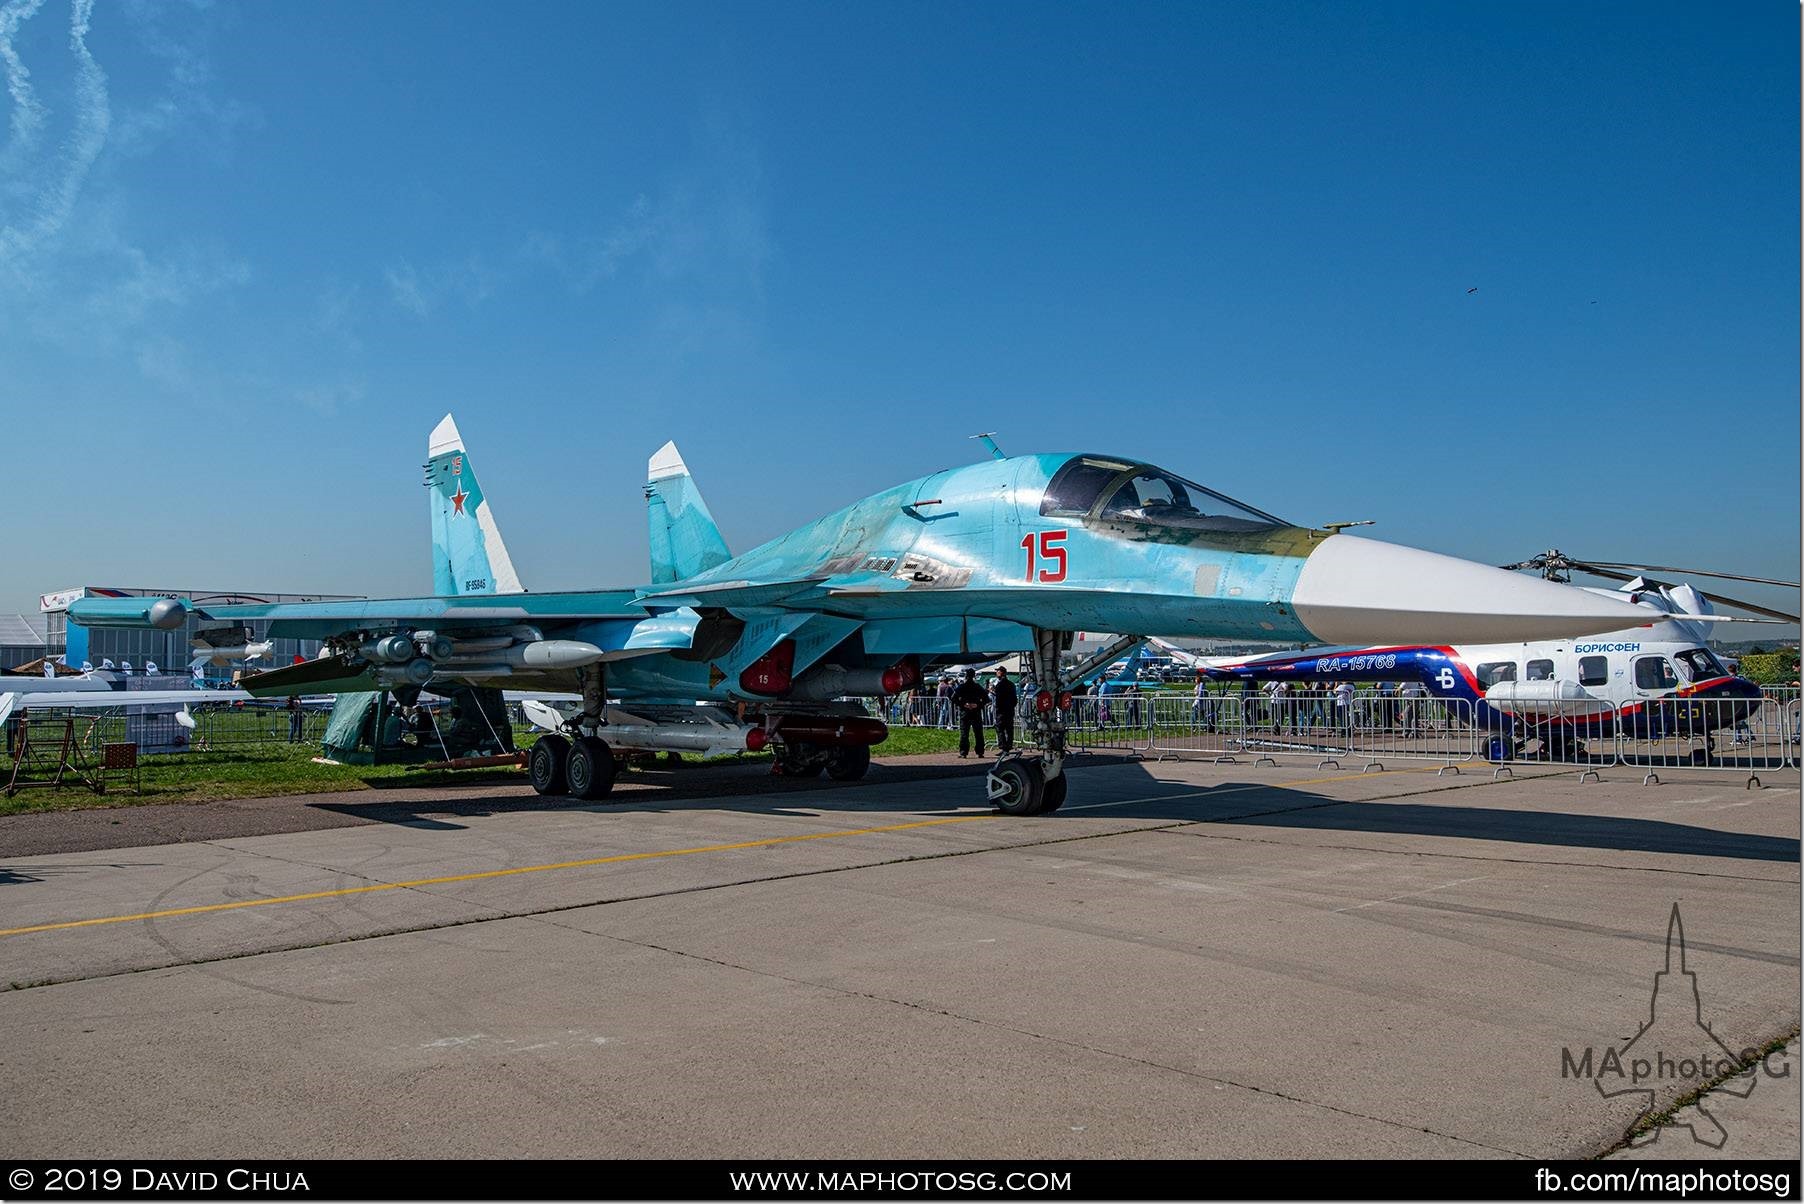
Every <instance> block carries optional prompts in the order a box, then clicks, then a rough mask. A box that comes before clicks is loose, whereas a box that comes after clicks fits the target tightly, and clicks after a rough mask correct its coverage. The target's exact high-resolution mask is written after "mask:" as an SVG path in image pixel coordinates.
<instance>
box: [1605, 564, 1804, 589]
mask: <svg viewBox="0 0 1804 1204" xmlns="http://www.w3.org/2000/svg"><path fill="white" fill-rule="evenodd" d="M1573 563H1574V567H1575V568H1577V567H1582V566H1580V565H1579V564H1578V562H1576V561H1575V562H1573ZM1591 563H1592V564H1595V565H1596V566H1597V567H1598V568H1606V569H1629V570H1631V571H1636V572H1644V573H1676V574H1678V575H1679V576H1681V577H1720V578H1722V579H1723V580H1726V581H1748V582H1752V583H1753V584H1755V585H1780V586H1784V587H1785V588H1786V589H1797V588H1798V583H1797V582H1796V581H1775V580H1774V579H1773V578H1771V577H1749V576H1746V575H1744V574H1742V573H1713V572H1711V571H1710V570H1709V569H1676V568H1671V567H1667V566H1663V565H1658V564H1616V563H1614V562H1612V561H1608V560H1598V561H1592V562H1591Z"/></svg>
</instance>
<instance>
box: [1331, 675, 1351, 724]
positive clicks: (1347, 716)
mask: <svg viewBox="0 0 1804 1204" xmlns="http://www.w3.org/2000/svg"><path fill="white" fill-rule="evenodd" d="M1355 693H1356V691H1355V690H1354V688H1353V683H1352V682H1350V681H1342V682H1341V683H1340V684H1339V685H1337V686H1335V687H1334V712H1335V720H1336V725H1337V726H1338V727H1339V729H1340V730H1341V731H1343V732H1350V731H1352V730H1353V695H1354V694H1355Z"/></svg>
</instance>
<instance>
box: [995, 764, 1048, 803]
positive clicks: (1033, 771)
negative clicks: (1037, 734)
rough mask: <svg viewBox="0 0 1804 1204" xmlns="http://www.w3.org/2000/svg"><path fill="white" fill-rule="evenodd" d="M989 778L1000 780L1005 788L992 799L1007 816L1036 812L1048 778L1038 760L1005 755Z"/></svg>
mask: <svg viewBox="0 0 1804 1204" xmlns="http://www.w3.org/2000/svg"><path fill="white" fill-rule="evenodd" d="M990 777H991V778H993V779H1000V780H1001V781H1002V783H1003V785H1004V786H1005V787H1006V789H1005V790H1004V791H1003V793H1001V794H999V795H997V796H995V797H994V798H992V799H991V800H990V802H991V804H992V805H994V806H995V808H996V809H997V810H998V811H1001V812H1002V813H1003V814H1004V815H1037V814H1039V811H1040V805H1041V801H1042V799H1043V798H1044V796H1045V790H1046V777H1045V774H1044V773H1043V772H1042V771H1041V769H1040V762H1039V761H1038V759H1035V758H1029V757H1004V758H1003V759H1002V760H1000V761H998V762H997V763H996V768H994V769H992V770H990Z"/></svg>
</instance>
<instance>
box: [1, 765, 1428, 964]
mask: <svg viewBox="0 0 1804 1204" xmlns="http://www.w3.org/2000/svg"><path fill="white" fill-rule="evenodd" d="M1433 768H1435V766H1432V765H1428V766H1412V767H1410V768H1408V769H1382V770H1379V771H1378V772H1377V773H1368V774H1338V775H1336V776H1334V777H1326V778H1308V779H1305V780H1303V781H1300V782H1273V783H1270V784H1269V785H1267V784H1258V785H1253V784H1249V785H1245V786H1231V787H1228V788H1227V789H1225V790H1222V789H1214V790H1212V789H1207V788H1205V789H1202V790H1196V791H1184V792H1180V793H1178V794H1162V795H1151V796H1148V797H1146V798H1137V799H1122V800H1120V801H1118V802H1114V803H1093V804H1090V807H1091V808H1098V809H1100V808H1103V807H1120V806H1127V805H1129V804H1132V803H1151V802H1166V801H1174V800H1177V799H1187V798H1201V797H1203V796H1205V795H1217V794H1240V793H1243V792H1245V791H1252V790H1283V789H1287V788H1290V787H1295V786H1320V785H1323V784H1325V783H1328V782H1352V781H1358V780H1360V779H1361V778H1375V777H1379V776H1381V775H1384V774H1394V773H1423V772H1426V771H1427V770H1429V769H1433ZM1079 809H1089V808H1072V810H1079ZM1003 818H1006V817H1005V816H1003V815H1000V814H998V813H996V812H987V813H985V814H983V815H954V816H949V817H947V818H943V819H919V820H914V821H912V822H910V823H906V824H888V825H886V826H884V827H881V828H849V829H845V830H842V831H837V832H803V833H800V834H797V835H794V836H771V837H766V838H765V839H763V840H744V841H739V842H738V843H735V844H708V845H699V846H697V847H695V848H692V849H658V850H655V851H653V852H649V853H616V854H615V855H613V856H611V857H590V858H587V859H585V860H582V861H554V862H551V863H549V864H546V865H520V866H514V867H513V868H512V869H505V870H481V871H478V872H476V873H470V874H448V875H446V876H444V877H440V878H415V879H413V880H412V881H410V882H375V883H371V884H370V885H368V886H347V887H343V888H341V889H339V890H319V891H312V892H309V893H308V894H304V895H281V896H278V897H276V898H272V899H239V900H237V901H235V902H231V903H206V904H202V905H200V906H197V907H172V908H169V909H167V910H164V911H145V912H139V913H137V914H136V915H128V916H99V917H96V918H94V919H91V920H63V921H60V922H58V923H54V924H32V925H29V926H27V927H24V928H0V937H7V936H25V935H27V934H28V933H33V932H58V931H61V930H63V929H66V928H93V927H96V926H98V925H101V924H129V923H132V922H133V921H135V920H166V919H170V918H172V917H175V916H196V915H206V914H207V913H209V912H216V911H236V910H238V909H239V908H243V907H273V906H275V905H276V904H278V903H306V902H310V901H312V900H314V899H342V898H345V897H347V896H349V895H372V894H376V893H378V892H380V891H389V890H408V889H410V888H413V887H419V886H446V885H449V884H450V883H453V882H479V881H481V880H483V879H485V878H511V877H513V876H514V875H516V874H543V873H546V872H548V871H551V870H579V869H587V868H589V867H591V866H597V865H616V864H619V863H620V862H625V861H650V860H653V859H655V858H659V857H687V856H690V855H691V854H694V853H728V852H732V851H734V850H736V849H761V848H768V847H770V846H771V845H779V844H795V843H798V842H800V841H804V840H836V839H838V838H840V837H844V836H872V835H876V834H878V833H883V832H906V831H908V830H909V829H911V828H936V827H939V826H941V825H944V824H968V823H974V822H976V821H978V820H986V819H1003Z"/></svg>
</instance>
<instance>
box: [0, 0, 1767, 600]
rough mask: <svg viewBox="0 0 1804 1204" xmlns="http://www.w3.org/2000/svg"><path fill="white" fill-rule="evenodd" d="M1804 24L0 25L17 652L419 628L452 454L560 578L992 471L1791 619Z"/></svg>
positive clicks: (1215, 18) (1358, 15)
mask: <svg viewBox="0 0 1804 1204" xmlns="http://www.w3.org/2000/svg"><path fill="white" fill-rule="evenodd" d="M1797 21H1798V16H1797V7H1796V5H1794V4H1779V3H1750V4H1745V5H1739V6H1734V7H1728V8H1724V7H1718V6H1709V5H1702V4H1686V5H1663V4H1647V3H1635V4H1610V3H1591V4H1584V5H1571V4H1555V3H1534V4H1520V3H1519V4H1503V5H1488V6H1479V5H1469V4H1452V3H1434V4H1367V5H1363V6H1354V5H1345V4H1240V5H1235V4H1227V3H1211V4H1202V3H1195V4H1184V5H1176V4H1173V5H1152V4H1138V5H1119V4H1110V5H1097V6H1083V5H1056V4H1043V3H1034V4H1009V3H990V4H981V5H979V4H966V5H946V4H928V3H908V4H897V5H891V6H879V5H876V4H862V5H833V4H811V5H784V4H769V3H760V4H727V5H694V4H691V5H669V4H647V5H628V4H606V5H603V4H571V5H551V4H532V5H527V6H522V7H519V8H510V9H502V8H497V7H495V6H489V5H472V4H449V3H383V4H368V3H358V4H349V3H325V4H274V3H267V2H265V3H247V4H237V5H211V4H205V3H187V2H181V0H173V2H171V3H166V4H148V3H120V2H109V0H97V2H95V3H93V4H92V10H91V12H90V11H89V6H88V0H77V3H75V4H74V5H71V4H70V2H69V0H0V67H3V68H4V70H5V72H6V79H7V84H8V92H7V96H6V97H5V98H0V109H3V111H4V112H5V115H6V122H7V124H6V127H5V131H4V138H5V141H4V142H3V143H0V431H3V432H4V439H3V441H4V445H5V447H6V455H5V460H4V463H5V470H4V478H3V479H4V480H6V482H7V483H8V485H9V487H10V488H9V490H8V492H9V493H10V494H11V496H12V507H13V511H12V515H11V517H10V519H9V521H8V535H7V537H6V551H7V554H6V556H5V558H4V564H5V568H4V570H0V611H11V610H14V609H20V610H30V609H34V608H35V598H36V595H37V594H38V593H39V592H40V591H43V590H48V589H52V588H56V587H62V586H68V585H74V584H103V583H110V584H120V585H170V586H179V587H189V586H203V587H233V588H258V589H271V590H317V591H326V592H344V593H362V594H393V593H411V592H421V591H424V590H426V589H429V588H430V581H431V572H430V564H429V540H428V527H427V515H426V502H425V493H424V491H423V490H422V489H421V488H420V487H419V472H418V465H419V464H420V463H421V462H422V461H423V460H424V458H425V457H424V442H425V438H426V433H427V431H428V430H429V429H430V428H431V427H432V425H433V424H434V423H435V422H436V421H437V419H438V418H439V416H440V415H442V414H443V413H444V412H446V411H447V410H452V411H454V412H455V413H456V415H457V418H458V422H459V424H460V426H461V427H462V429H463V432H464V434H465V436H466V438H468V439H469V440H470V441H471V444H472V446H473V452H474V455H475V457H476V459H477V462H478V463H479V465H480V468H481V472H482V479H483V484H484V487H485V491H486V492H487V494H488V495H489V497H490V498H491V499H492V501H493V505H494V509H495V512H496V514H497V515H498V517H499V519H500V521H501V524H502V527H503V530H504V531H505V532H506V533H507V536H508V542H509V546H510V548H511V550H512V552H513V555H514V560H515V563H516V565H517V566H518V568H519V570H520V573H521V576H522V578H523V579H524V580H525V581H526V583H527V584H528V585H529V586H530V587H532V588H535V589H551V588H559V587H581V586H598V585H622V584H632V583H636V582H638V581H640V580H642V579H643V576H644V564H645V554H646V553H645V535H644V527H643V514H642V506H643V501H642V498H641V495H640V491H639V488H638V486H639V484H640V482H641V481H642V480H643V472H644V464H645V458H646V457H647V456H648V455H649V454H650V453H651V451H652V450H653V449H655V448H656V447H657V446H658V445H659V444H660V443H662V442H663V441H664V440H665V439H667V438H673V437H674V438H675V439H677V440H678V442H679V444H680V445H681V447H682V449H683V452H684V455H685V456H686V458H687V460H688V462H689V464H690V466H691V468H692V469H693V470H694V472H695V473H696V476H697V478H698V480H699V482H700V484H701V486H702V488H703V490H704V492H705V493H706V494H707V496H708V499H709V501H710V504H711V505H712V507H713V509H714V511H715V513H716V515H717V516H718V517H719V518H720V520H721V525H722V527H723V528H724V530H725V532H726V534H727V537H728V539H729V541H730V542H731V543H732V544H733V545H734V547H735V548H736V549H739V548H744V547H747V546H750V545H751V544H753V543H754V542H757V541H759V540H762V539H764V538H768V537H770V536H772V535H775V534H778V533H780V532H782V531H783V530H786V529H788V528H789V527H791V526H793V525H795V524H797V523H799V522H802V521H804V520H806V519H808V518H810V517H812V516H814V515H816V514H818V513H820V512H822V511H824V510H827V509H831V508H834V507H837V506H839V505H841V504H843V503H845V502H848V501H851V500H853V499H854V498H856V497H859V496H861V495H863V494H865V493H868V492H871V491H873V490H875V489H877V488H880V487H883V486H886V485H889V484H893V483H896V482H899V481H901V480H904V479H907V478H909V477H913V476H916V475H919V474H921V473H924V472H928V471H931V470H933V469H936V468H939V467H943V466H945V465H947V464H950V463H956V462H960V461H964V460H967V459H970V458H973V457H975V456H977V455H978V454H979V449H978V447H977V446H976V445H975V444H973V443H970V442H968V441H967V440H966V438H965V436H967V435H969V434H970V433H972V432H975V431H980V430H996V431H998V432H999V436H998V438H999V439H1000V441H1001V442H1002V445H1003V446H1004V447H1005V448H1006V449H1009V450H1014V451H1028V450H1053V449H1091V450H1104V451H1114V452H1118V453H1127V454H1135V455H1140V456H1144V457H1146V458H1149V459H1153V460H1156V461H1158V462H1161V463H1163V464H1165V465H1166V466H1168V467H1170V468H1173V469H1175V470H1177V471H1180V472H1183V473H1185V474H1186V475H1189V476H1192V477H1196V478H1198V479H1201V480H1203V481H1205V482H1207V483H1210V484H1212V485H1214V486H1216V487H1217V488H1220V489H1222V490H1224V491H1226V492H1228V493H1231V494H1235V495H1238V496H1242V497H1244V498H1246V499H1247V500H1248V501H1250V502H1252V503H1254V504H1256V505H1258V506H1260V507H1262V508H1265V509H1268V510H1271V511H1274V512H1276V513H1279V514H1281V515H1283V516H1285V517H1287V518H1291V519H1293V520H1297V521H1304V522H1318V523H1319V522H1329V521H1336V520H1350V519H1366V518H1372V519H1377V520H1378V525H1377V526H1376V527H1375V528H1373V529H1372V530H1371V533H1372V534H1373V535H1376V536H1380V537H1384V538H1389V539H1393V540H1397V541H1399V542H1405V543H1413V544H1416V545H1419V546H1424V547H1429V548H1433V549H1436V550H1440V551H1447V552H1452V553H1456V554H1461V555H1469V556H1472V557H1475V558H1478V559H1494V560H1504V559H1516V558H1519V557H1522V556H1526V555H1528V554H1530V553H1532V552H1534V551H1537V550H1539V549H1541V548H1544V547H1547V546H1550V545H1557V546H1560V547H1563V548H1565V549H1566V550H1568V551H1570V552H1574V553H1577V554H1580V555H1587V556H1592V557H1596V558H1600V559H1617V560H1636V559H1648V560H1653V561H1655V562H1658V563H1678V564H1697V565H1701V566H1702V567H1727V568H1730V569H1739V570H1742V571H1750V572H1758V573H1767V574H1772V575H1777V576H1791V575H1793V574H1795V572H1796V569H1797V563H1798V543H1799V538H1798V537H1799V528H1798V515H1799V506H1798V498H1799V477H1798V463H1799V460H1798V451H1799V427H1798V423H1799V404H1798V387H1799V336H1798V332H1799V275H1798V264H1799V234H1798V231H1799V208H1800V206H1799V194H1798V146H1799V128H1798V109H1799V73H1798V60H1797V41H1796V39H1797V29H1798V26H1797ZM1470 288H1477V289H1478V291H1477V292H1476V293H1469V292H1468V291H1467V290H1468V289H1470ZM21 506H22V507H23V513H22V514H21V513H20V507H21ZM1769 596H1770V595H1769Z"/></svg>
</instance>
